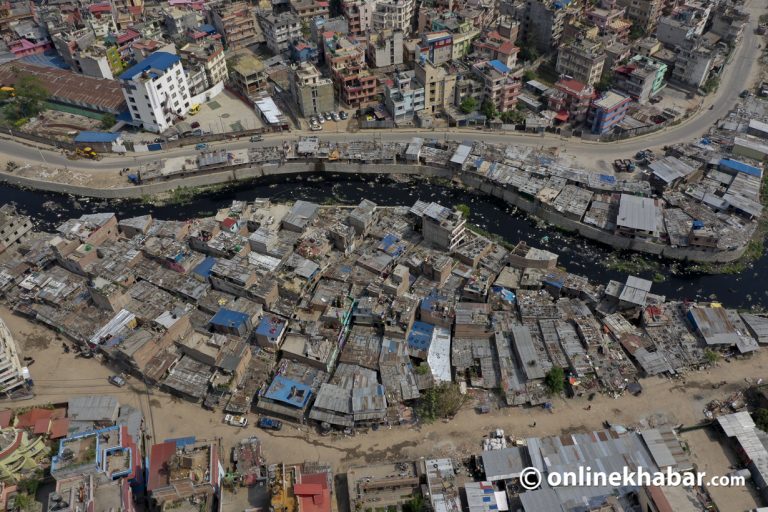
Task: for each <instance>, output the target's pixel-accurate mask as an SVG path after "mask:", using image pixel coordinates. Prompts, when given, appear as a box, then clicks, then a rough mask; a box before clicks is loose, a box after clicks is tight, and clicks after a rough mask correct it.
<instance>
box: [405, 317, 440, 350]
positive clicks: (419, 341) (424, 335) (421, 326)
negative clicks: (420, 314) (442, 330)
mask: <svg viewBox="0 0 768 512" xmlns="http://www.w3.org/2000/svg"><path fill="white" fill-rule="evenodd" d="M434 330H435V326H434V325H432V324H428V323H426V322H420V321H416V322H413V327H411V332H410V333H408V346H409V347H413V348H415V349H416V350H427V349H428V348H429V346H430V345H431V344H432V333H433V332H434Z"/></svg>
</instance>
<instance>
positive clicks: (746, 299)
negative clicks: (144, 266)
mask: <svg viewBox="0 0 768 512" xmlns="http://www.w3.org/2000/svg"><path fill="white" fill-rule="evenodd" d="M311 179H313V180H317V181H308V180H307V179H306V178H302V179H299V178H290V179H286V178H284V177H280V178H274V179H272V180H261V181H259V182H257V183H249V184H243V185H239V186H236V187H233V188H231V189H227V190H223V191H219V192H211V193H208V194H204V195H200V196H198V197H195V198H194V199H192V200H191V201H189V202H188V203H187V204H185V205H182V206H180V205H164V206H155V205H151V204H145V203H142V202H138V201H117V202H115V201H112V202H107V201H98V200H93V199H91V200H85V199H76V198H73V197H70V196H62V195H57V194H50V193H44V192H38V191H30V190H19V189H16V188H13V187H8V186H0V203H6V202H13V203H15V204H16V206H17V207H18V208H19V210H20V211H22V212H24V213H26V214H28V215H30V216H31V217H32V218H33V220H34V222H35V224H36V226H37V229H38V230H48V231H51V230H53V229H55V227H56V225H57V224H59V223H61V222H63V221H64V220H65V219H68V218H70V217H79V216H80V215H82V214H84V213H98V212H107V211H113V212H115V213H116V214H117V215H118V218H127V217H133V216H137V215H145V214H152V215H153V216H154V217H155V218H158V219H174V220H184V219H189V218H192V217H197V216H209V215H213V213H214V212H215V211H216V210H217V209H219V208H222V207H225V206H228V205H229V204H230V203H231V202H232V200H233V199H239V200H247V201H251V200H253V199H255V198H258V197H268V198H270V199H271V200H272V201H289V200H296V199H304V200H308V201H315V202H318V203H327V202H329V201H331V200H332V201H333V202H334V203H336V204H345V205H349V204H357V203H359V202H360V200H362V199H370V200H372V201H374V202H375V203H377V204H379V205H382V206H403V205H407V206H410V205H412V204H413V203H414V202H415V201H416V200H417V199H421V200H424V201H436V202H439V203H441V204H444V205H445V206H452V205H457V204H461V203H465V204H468V205H469V206H470V209H471V213H470V219H469V220H470V222H472V223H473V224H476V225H478V226H480V227H482V228H483V229H485V230H487V231H489V232H491V233H494V234H497V235H500V236H502V237H503V238H504V239H506V240H507V241H509V242H511V243H516V242H518V241H521V240H522V241H525V242H527V243H528V244H529V245H533V246H537V247H541V248H544V249H547V250H549V251H552V252H554V253H557V254H558V255H559V263H560V265H562V266H564V267H566V268H567V269H568V271H570V272H573V273H576V274H581V275H584V276H587V277H588V278H589V279H590V280H592V281H595V282H602V283H606V282H607V281H608V280H609V279H616V280H621V281H623V280H624V279H625V276H626V275H625V274H623V273H621V272H617V271H614V270H609V269H607V268H605V267H604V266H603V265H600V263H599V262H600V261H602V260H604V259H605V258H607V257H608V256H609V255H611V254H612V253H613V252H614V251H613V250H612V249H611V248H609V247H604V246H601V245H598V244H596V243H593V242H590V241H587V240H584V239H582V238H580V237H576V236H570V235H564V234H562V233H561V232H558V231H555V230H553V229H551V228H549V227H546V226H543V225H542V224H541V223H539V222H536V221H535V219H532V218H530V217H528V216H527V215H525V214H522V213H517V212H514V211H512V210H510V209H509V208H507V207H506V205H505V204H504V203H503V202H501V201H500V200H497V199H494V198H490V197H485V196H475V195H468V194H467V193H466V191H463V190H460V189H453V188H449V187H444V186H440V185H433V184H429V183H425V182H421V181H418V182H414V183H409V184H403V183H398V182H395V181H392V180H390V179H389V178H380V179H359V180H358V179H354V178H352V179H350V177H349V176H343V177H338V178H335V177H328V176H327V175H324V176H322V177H313V178H311ZM49 201H54V202H55V203H57V208H56V209H55V210H53V211H52V210H51V209H50V208H49V207H46V206H44V203H47V202H49ZM545 236H547V237H548V238H549V240H548V242H543V241H542V239H543V237H545ZM647 258H651V257H647ZM671 264H673V263H672V262H666V261H660V268H659V270H658V272H659V273H660V274H662V275H663V276H664V278H665V279H664V281H663V282H655V283H654V285H653V288H652V291H653V292H654V293H658V294H662V295H666V297H667V298H668V299H690V300H709V299H717V300H719V301H721V302H722V303H723V304H724V305H726V306H727V307H733V308H745V309H746V308H753V307H754V308H763V307H765V306H766V305H768V286H766V281H765V278H766V275H768V255H763V257H762V258H760V259H759V260H757V261H755V262H754V263H753V264H751V265H750V266H749V267H748V268H747V269H746V270H745V271H744V272H742V273H741V274H739V275H690V274H684V273H683V274H681V273H677V272H672V271H671ZM674 265H676V266H677V267H678V268H680V267H681V266H682V264H681V263H676V264H674ZM653 274H654V271H650V272H643V273H640V275H641V276H642V277H646V278H648V279H650V278H651V277H652V275H653Z"/></svg>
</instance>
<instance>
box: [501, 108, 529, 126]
mask: <svg viewBox="0 0 768 512" xmlns="http://www.w3.org/2000/svg"><path fill="white" fill-rule="evenodd" d="M501 120H502V121H503V122H504V123H506V124H523V123H524V122H525V114H523V113H522V112H521V111H519V110H507V111H506V112H502V113H501Z"/></svg>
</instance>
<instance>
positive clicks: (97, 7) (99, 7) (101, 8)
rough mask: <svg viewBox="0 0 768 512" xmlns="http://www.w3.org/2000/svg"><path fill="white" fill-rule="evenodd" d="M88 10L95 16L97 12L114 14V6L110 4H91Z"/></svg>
mask: <svg viewBox="0 0 768 512" xmlns="http://www.w3.org/2000/svg"><path fill="white" fill-rule="evenodd" d="M88 10H89V11H91V12H92V13H94V14H95V13H97V12H112V6H111V5H110V4H91V5H89V6H88Z"/></svg>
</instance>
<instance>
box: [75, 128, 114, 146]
mask: <svg viewBox="0 0 768 512" xmlns="http://www.w3.org/2000/svg"><path fill="white" fill-rule="evenodd" d="M118 138H120V134H119V133H109V132H88V131H85V132H80V133H78V134H77V137H75V142H82V143H91V144H93V143H97V142H99V143H106V142H115V141H116V140H117V139H118Z"/></svg>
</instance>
